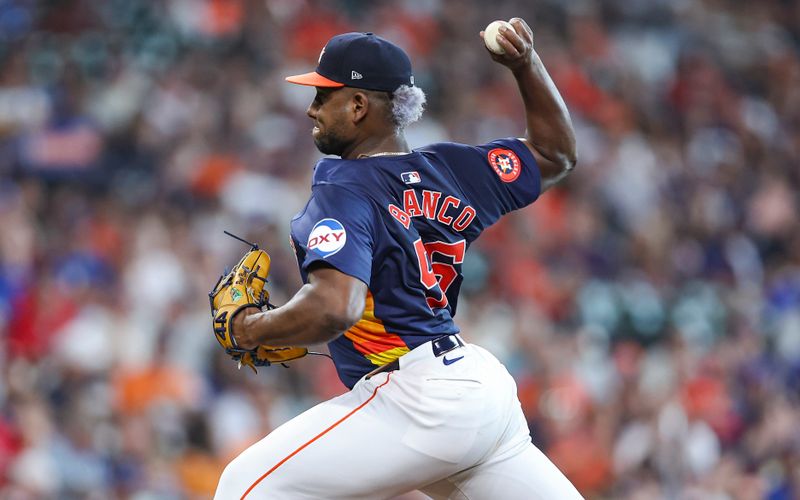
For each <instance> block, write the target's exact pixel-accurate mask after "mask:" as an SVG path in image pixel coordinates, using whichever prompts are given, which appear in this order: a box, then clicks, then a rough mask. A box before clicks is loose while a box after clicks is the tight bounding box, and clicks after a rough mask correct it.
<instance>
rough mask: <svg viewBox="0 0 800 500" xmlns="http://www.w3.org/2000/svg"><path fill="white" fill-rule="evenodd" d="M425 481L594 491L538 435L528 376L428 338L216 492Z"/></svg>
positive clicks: (407, 487) (249, 454)
mask: <svg viewBox="0 0 800 500" xmlns="http://www.w3.org/2000/svg"><path fill="white" fill-rule="evenodd" d="M446 362H447V364H446ZM415 489H419V490H421V491H423V492H424V493H426V494H427V495H430V496H431V497H433V498H434V499H445V498H448V499H470V500H479V499H487V500H488V499H500V498H502V499H504V500H515V499H519V500H536V499H541V500H550V499H558V500H569V499H580V498H582V497H581V495H580V494H579V493H578V491H577V490H576V489H575V488H574V487H573V486H572V484H571V483H570V482H569V480H567V478H566V477H564V475H563V474H562V473H561V472H560V471H559V470H558V469H557V468H556V467H555V466H554V465H553V464H552V462H550V460H548V459H547V457H545V456H544V454H543V453H542V452H541V451H539V450H538V449H537V448H536V447H534V446H533V444H531V441H530V437H529V434H528V426H527V424H526V422H525V418H524V416H523V414H522V410H521V408H520V404H519V400H518V399H517V394H516V384H515V383H514V380H513V378H512V377H511V376H510V375H509V374H508V371H507V370H506V369H505V367H504V366H503V365H502V364H501V363H500V362H499V361H497V359H496V358H495V357H494V356H492V355H491V354H490V353H489V352H488V351H486V350H484V349H483V348H481V347H478V346H475V345H470V344H467V345H465V346H463V347H458V348H456V349H454V350H452V351H450V352H448V353H446V354H445V355H443V356H440V357H435V356H434V355H433V352H432V349H431V345H430V343H426V344H423V345H422V346H419V347H417V348H416V349H414V350H412V351H411V352H409V353H407V354H406V355H404V356H403V357H401V358H400V369H399V370H397V371H393V372H386V373H380V374H378V375H375V376H374V377H372V378H371V379H369V380H366V379H364V378H362V379H361V380H360V381H359V382H358V383H357V384H356V385H355V387H353V390H351V391H350V392H348V393H346V394H343V395H341V396H339V397H336V398H334V399H331V400H329V401H326V402H324V403H321V404H319V405H317V406H315V407H313V408H311V409H310V410H308V411H306V412H305V413H303V414H301V415H299V416H297V417H295V418H293V419H292V420H290V421H289V422H287V423H286V424H284V425H282V426H280V427H279V428H277V429H275V430H274V431H273V432H272V433H270V434H269V435H268V436H267V437H265V438H264V439H262V440H261V441H259V442H257V443H255V444H254V445H253V446H251V447H250V448H248V449H247V450H245V451H244V452H242V454H241V455H239V456H238V457H236V458H235V459H234V460H233V461H232V462H231V463H230V464H228V466H227V467H226V468H225V471H224V472H223V474H222V477H221V478H220V481H219V485H218V486H217V492H216V496H215V499H216V500H231V499H251V500H255V499H259V500H260V499H281V500H287V499H289V500H294V499H312V498H313V499H347V500H355V499H381V498H391V497H393V496H396V495H399V494H402V493H405V492H408V491H411V490H415Z"/></svg>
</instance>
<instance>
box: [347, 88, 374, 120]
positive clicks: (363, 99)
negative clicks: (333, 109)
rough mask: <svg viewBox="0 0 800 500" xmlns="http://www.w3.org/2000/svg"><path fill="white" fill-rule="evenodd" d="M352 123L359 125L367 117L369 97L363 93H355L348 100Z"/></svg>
mask: <svg viewBox="0 0 800 500" xmlns="http://www.w3.org/2000/svg"><path fill="white" fill-rule="evenodd" d="M350 104H351V109H352V117H353V123H359V122H361V120H363V119H364V118H366V117H367V111H368V110H369V97H368V96H367V94H366V93H365V92H356V93H354V94H353V97H352V98H351V99H350Z"/></svg>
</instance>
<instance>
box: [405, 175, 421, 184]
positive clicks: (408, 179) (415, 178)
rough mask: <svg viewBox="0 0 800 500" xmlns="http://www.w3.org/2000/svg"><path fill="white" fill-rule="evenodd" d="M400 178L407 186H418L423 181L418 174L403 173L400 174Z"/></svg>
mask: <svg viewBox="0 0 800 500" xmlns="http://www.w3.org/2000/svg"><path fill="white" fill-rule="evenodd" d="M400 178H401V179H403V182H405V183H406V184H416V183H418V182H420V181H421V180H422V179H421V178H420V176H419V173H417V172H403V173H402V174H400Z"/></svg>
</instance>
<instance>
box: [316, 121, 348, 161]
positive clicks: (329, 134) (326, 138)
mask: <svg viewBox="0 0 800 500" xmlns="http://www.w3.org/2000/svg"><path fill="white" fill-rule="evenodd" d="M314 145H315V146H317V149H319V152H320V153H322V154H324V155H336V156H342V153H344V151H345V149H347V145H348V141H347V140H345V139H344V138H343V137H342V135H341V134H340V133H339V131H338V130H336V129H335V128H333V129H332V128H329V129H327V130H326V131H325V132H324V133H323V132H322V130H320V131H319V132H318V133H317V134H315V135H314Z"/></svg>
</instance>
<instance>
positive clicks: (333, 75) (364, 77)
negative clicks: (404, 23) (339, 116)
mask: <svg viewBox="0 0 800 500" xmlns="http://www.w3.org/2000/svg"><path fill="white" fill-rule="evenodd" d="M286 81H287V82H291V83H297V84H299V85H311V86H314V87H345V86H347V87H355V88H359V89H366V90H382V91H386V92H394V91H395V90H397V88H398V87H399V86H401V85H408V86H413V85H414V75H413V74H412V73H411V59H409V58H408V55H407V54H406V53H405V52H404V51H403V49H401V48H400V47H398V46H397V45H395V44H393V43H392V42H390V41H388V40H386V39H384V38H381V37H379V36H377V35H375V34H373V33H344V34H342V35H336V36H335V37H333V38H331V39H330V40H328V43H327V44H325V47H324V48H323V49H322V52H320V54H319V63H318V64H317V70H316V71H312V72H311V73H305V74H302V75H295V76H289V77H286Z"/></svg>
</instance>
